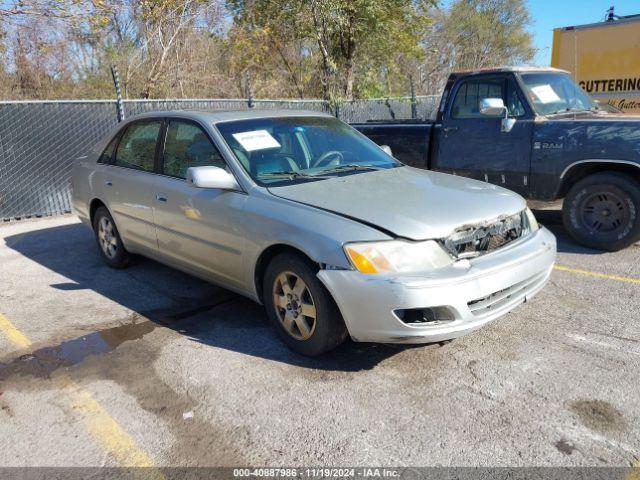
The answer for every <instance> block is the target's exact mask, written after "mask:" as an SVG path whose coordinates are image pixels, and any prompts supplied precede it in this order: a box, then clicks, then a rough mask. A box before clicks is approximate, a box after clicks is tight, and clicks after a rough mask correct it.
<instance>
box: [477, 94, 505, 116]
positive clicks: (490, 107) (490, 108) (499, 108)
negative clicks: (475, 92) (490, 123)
mask: <svg viewBox="0 0 640 480" xmlns="http://www.w3.org/2000/svg"><path fill="white" fill-rule="evenodd" d="M506 111H507V107H505V106H504V102H503V101H502V99H501V98H483V99H482V100H480V113H481V114H482V115H487V116H488V117H497V116H500V115H504V114H505V112H506Z"/></svg>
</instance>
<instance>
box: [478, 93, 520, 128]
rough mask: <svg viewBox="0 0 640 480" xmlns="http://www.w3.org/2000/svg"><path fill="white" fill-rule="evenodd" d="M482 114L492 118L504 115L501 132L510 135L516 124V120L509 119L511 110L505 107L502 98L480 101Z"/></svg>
mask: <svg viewBox="0 0 640 480" xmlns="http://www.w3.org/2000/svg"><path fill="white" fill-rule="evenodd" d="M480 113H481V114H482V115H487V116H490V117H497V116H500V115H504V118H503V119H502V121H501V122H500V131H501V132H504V133H509V132H510V131H511V130H512V129H513V126H514V125H515V124H516V119H515V118H509V109H508V108H507V107H505V106H504V102H503V101H502V99H501V98H483V99H482V100H480Z"/></svg>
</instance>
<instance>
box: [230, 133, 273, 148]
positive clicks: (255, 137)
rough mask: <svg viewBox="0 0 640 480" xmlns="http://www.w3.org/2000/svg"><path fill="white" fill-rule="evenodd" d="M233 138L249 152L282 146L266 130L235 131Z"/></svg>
mask: <svg viewBox="0 0 640 480" xmlns="http://www.w3.org/2000/svg"><path fill="white" fill-rule="evenodd" d="M233 138H235V139H236V140H237V141H238V143H240V145H242V148H244V149H245V150H246V151H247V152H253V151H255V150H265V149H267V148H280V144H279V143H278V141H277V140H276V139H275V138H273V137H272V136H271V134H270V133H269V132H267V131H266V130H253V131H251V132H241V133H234V134H233Z"/></svg>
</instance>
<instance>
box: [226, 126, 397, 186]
mask: <svg viewBox="0 0 640 480" xmlns="http://www.w3.org/2000/svg"><path fill="white" fill-rule="evenodd" d="M216 127H217V128H218V130H219V131H220V133H221V134H222V136H223V137H224V139H225V141H226V142H227V144H228V145H229V147H230V148H231V150H233V152H234V154H235V156H236V157H237V158H238V160H239V161H240V163H241V164H242V166H243V167H244V169H245V170H246V171H247V172H248V173H249V175H251V178H253V179H254V180H255V181H256V182H258V183H259V184H261V185H273V184H275V183H277V184H278V185H283V184H289V183H298V182H304V181H319V180H324V179H327V178H331V177H334V176H339V175H353V174H358V173H363V172H367V171H372V170H379V169H387V168H395V167H399V166H401V165H402V164H401V163H399V162H398V161H396V160H394V159H393V158H392V157H390V156H389V155H387V154H386V153H385V152H383V151H382V150H381V149H380V147H378V146H377V145H376V144H375V143H373V142H372V141H371V140H369V139H368V138H366V137H365V136H363V135H362V134H360V133H359V132H357V131H356V130H354V129H353V128H351V127H350V126H348V125H346V124H344V123H342V122H341V121H339V120H337V119H335V118H331V117H281V118H260V119H253V120H239V121H232V122H223V123H218V124H216Z"/></svg>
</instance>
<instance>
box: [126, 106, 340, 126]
mask: <svg viewBox="0 0 640 480" xmlns="http://www.w3.org/2000/svg"><path fill="white" fill-rule="evenodd" d="M148 117H179V118H187V119H191V120H198V121H201V122H204V123H210V124H211V123H220V122H231V121H234V120H253V119H258V118H281V117H332V115H330V114H328V113H324V112H314V111H312V110H293V109H291V110H283V109H280V110H275V109H274V110H253V109H251V110H229V111H223V110H219V111H218V110H210V111H206V110H202V111H200V110H161V111H154V112H148V113H143V114H141V115H136V116H135V117H130V118H128V119H127V120H136V119H141V118H148Z"/></svg>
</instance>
